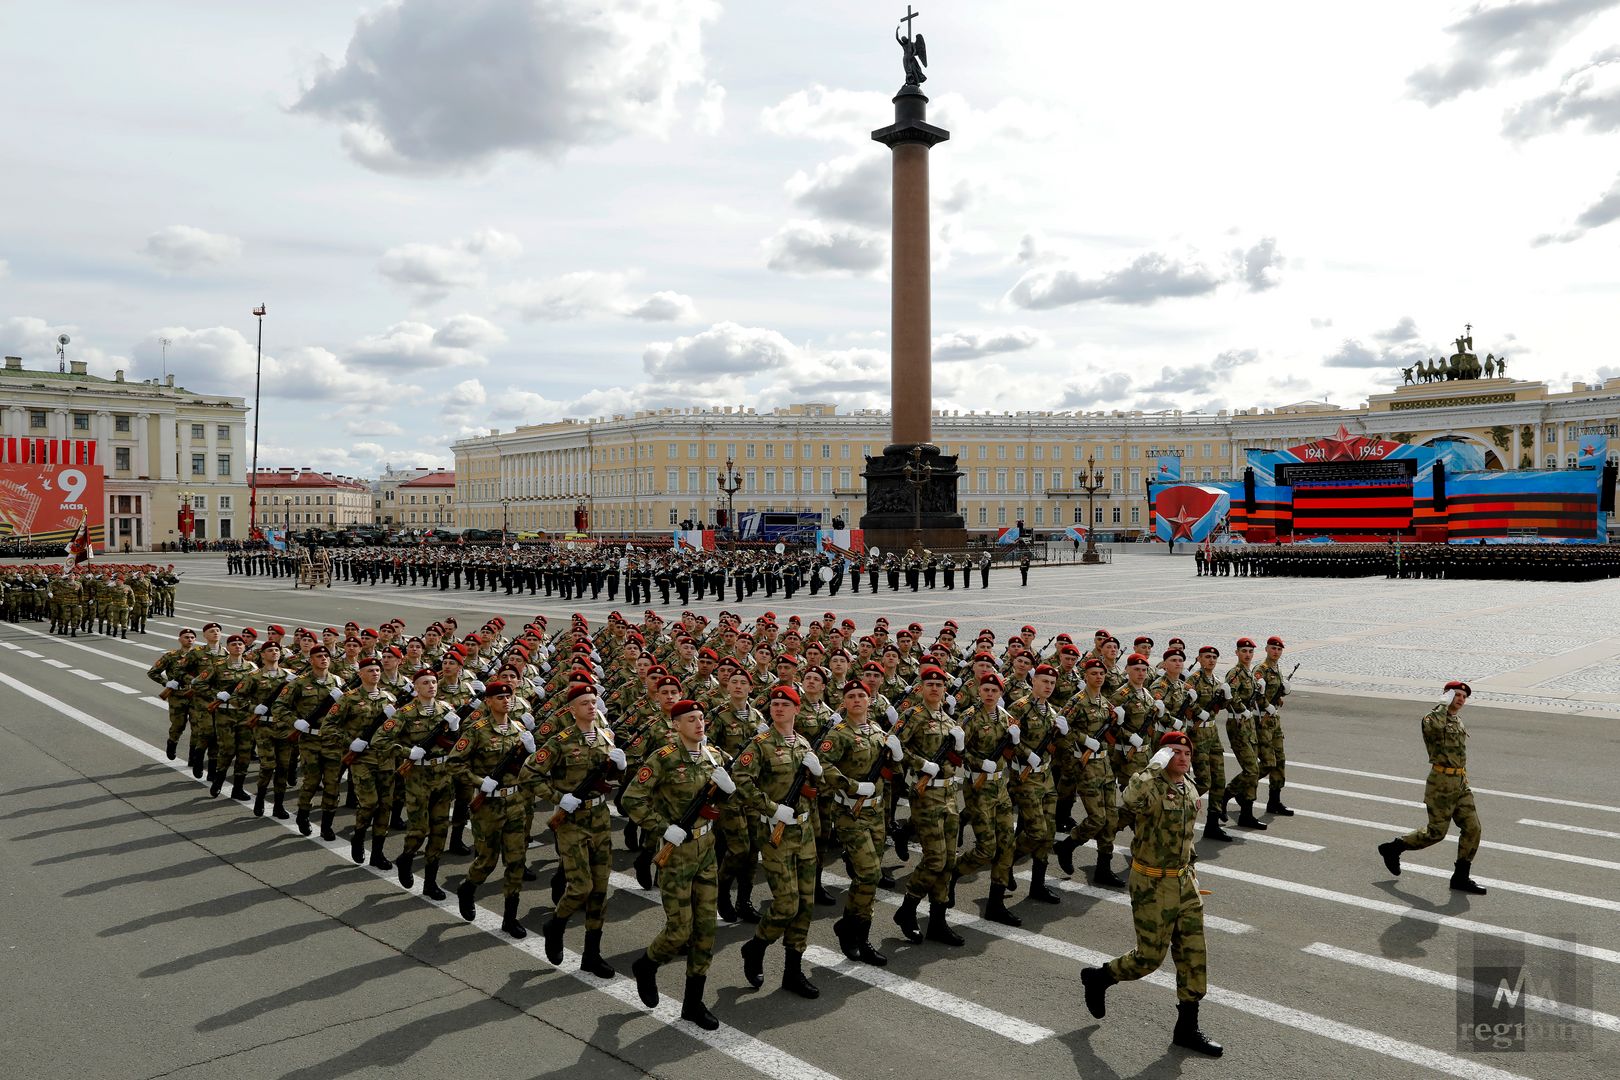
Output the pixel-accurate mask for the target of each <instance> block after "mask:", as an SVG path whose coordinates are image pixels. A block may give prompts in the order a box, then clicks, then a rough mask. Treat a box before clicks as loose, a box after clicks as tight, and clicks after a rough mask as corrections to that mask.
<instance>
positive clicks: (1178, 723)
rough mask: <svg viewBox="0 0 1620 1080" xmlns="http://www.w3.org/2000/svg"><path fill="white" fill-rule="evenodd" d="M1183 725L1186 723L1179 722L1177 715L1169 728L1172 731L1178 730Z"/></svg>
mask: <svg viewBox="0 0 1620 1080" xmlns="http://www.w3.org/2000/svg"><path fill="white" fill-rule="evenodd" d="M1185 726H1186V725H1185V724H1183V723H1182V722H1181V718H1180V717H1177V718H1176V722H1175V723H1173V724H1171V725H1170V730H1172V731H1180V730H1181V729H1182V728H1183V727H1185Z"/></svg>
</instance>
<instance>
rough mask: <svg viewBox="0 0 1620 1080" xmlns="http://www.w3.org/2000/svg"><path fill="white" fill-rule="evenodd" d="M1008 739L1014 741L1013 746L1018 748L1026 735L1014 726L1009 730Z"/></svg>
mask: <svg viewBox="0 0 1620 1080" xmlns="http://www.w3.org/2000/svg"><path fill="white" fill-rule="evenodd" d="M1007 738H1009V739H1011V740H1012V744H1013V745H1014V746H1017V745H1018V744H1019V743H1021V742H1023V741H1024V734H1023V732H1021V731H1019V730H1018V726H1017V725H1016V724H1014V725H1012V726H1010V727H1009V728H1007Z"/></svg>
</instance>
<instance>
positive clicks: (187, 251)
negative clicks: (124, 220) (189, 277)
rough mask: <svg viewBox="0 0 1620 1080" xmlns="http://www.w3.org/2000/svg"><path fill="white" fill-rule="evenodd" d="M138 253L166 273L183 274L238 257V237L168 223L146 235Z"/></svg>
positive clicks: (239, 246)
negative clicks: (165, 226) (166, 226)
mask: <svg viewBox="0 0 1620 1080" xmlns="http://www.w3.org/2000/svg"><path fill="white" fill-rule="evenodd" d="M141 254H142V255H145V256H146V257H147V258H148V259H151V260H152V261H153V262H155V263H156V264H157V265H158V266H159V267H161V268H162V269H163V270H166V271H168V272H169V273H172V274H185V273H190V272H191V271H193V270H199V269H202V268H204V267H209V266H222V265H224V264H225V263H228V262H234V261H235V260H236V259H238V258H240V257H241V254H242V241H241V240H239V239H237V238H236V237H234V236H226V235H225V234H224V233H211V232H207V231H205V230H203V229H198V228H195V227H193V226H191V225H170V226H169V227H168V228H166V229H159V230H158V231H157V232H155V233H153V234H152V235H151V236H148V237H147V238H146V243H145V244H144V245H143V246H142V247H141Z"/></svg>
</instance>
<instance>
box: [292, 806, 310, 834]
mask: <svg viewBox="0 0 1620 1080" xmlns="http://www.w3.org/2000/svg"><path fill="white" fill-rule="evenodd" d="M294 820H295V823H296V824H297V825H298V831H299V832H301V833H303V834H304V835H305V836H308V835H309V834H310V833H312V832H314V830H313V829H311V828H310V827H309V811H308V810H305V809H304V808H303V807H299V809H298V817H297V818H296V819H294Z"/></svg>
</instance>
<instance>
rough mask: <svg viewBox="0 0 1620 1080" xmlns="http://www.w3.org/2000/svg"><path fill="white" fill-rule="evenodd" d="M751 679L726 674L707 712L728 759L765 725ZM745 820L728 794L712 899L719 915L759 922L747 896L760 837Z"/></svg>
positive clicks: (741, 674)
mask: <svg viewBox="0 0 1620 1080" xmlns="http://www.w3.org/2000/svg"><path fill="white" fill-rule="evenodd" d="M753 685H754V684H753V680H752V679H750V678H749V677H748V675H747V673H746V672H742V671H739V672H737V673H736V674H734V675H732V676H731V677H730V678H728V679H727V680H726V690H727V696H726V700H725V703H724V704H723V705H721V706H719V707H717V708H716V709H715V710H714V711H713V712H706V713H705V715H706V716H709V717H710V718H711V720H710V731H711V732H712V735H713V740H712V741H713V744H714V745H715V746H716V747H718V748H719V749H720V750H721V751H722V752H723V753H725V754H726V755H727V760H730V759H731V758H735V757H736V756H737V755H738V754H740V753H742V751H743V747H745V746H747V745H748V743H749V741H750V740H752V739H753V737H754V736H755V735H758V734H760V733H761V732H763V731H764V730H765V729H766V728H767V727H768V726H769V725H767V724H766V722H765V716H764V714H763V713H761V712H760V711H759V710H758V709H756V708H755V707H754V706H753V705H752V704H751V703H750V701H749V694H750V693H751V692H752V690H753ZM749 822H750V816H749V814H748V812H747V811H746V810H744V809H743V807H742V803H741V801H740V800H737V799H730V800H727V801H726V803H725V804H724V805H723V806H722V807H721V808H720V821H719V823H718V824H719V829H720V841H721V843H720V845H719V848H720V853H719V858H720V886H719V888H720V892H719V897H718V899H717V902H716V903H717V908H718V911H719V914H720V918H722V919H724V920H725V921H726V922H732V923H734V922H737V921H738V920H739V919H741V920H742V921H743V922H749V923H757V922H759V911H758V909H756V908H755V907H754V902H753V899H752V898H751V894H752V893H753V891H754V875H755V874H756V873H757V871H758V867H759V838H758V835H757V833H756V831H755V830H754V828H753V827H752V826H751V825H750V824H749ZM733 884H735V885H736V886H737V902H736V904H735V906H734V905H733V904H732V899H731V887H732V885H733Z"/></svg>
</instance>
